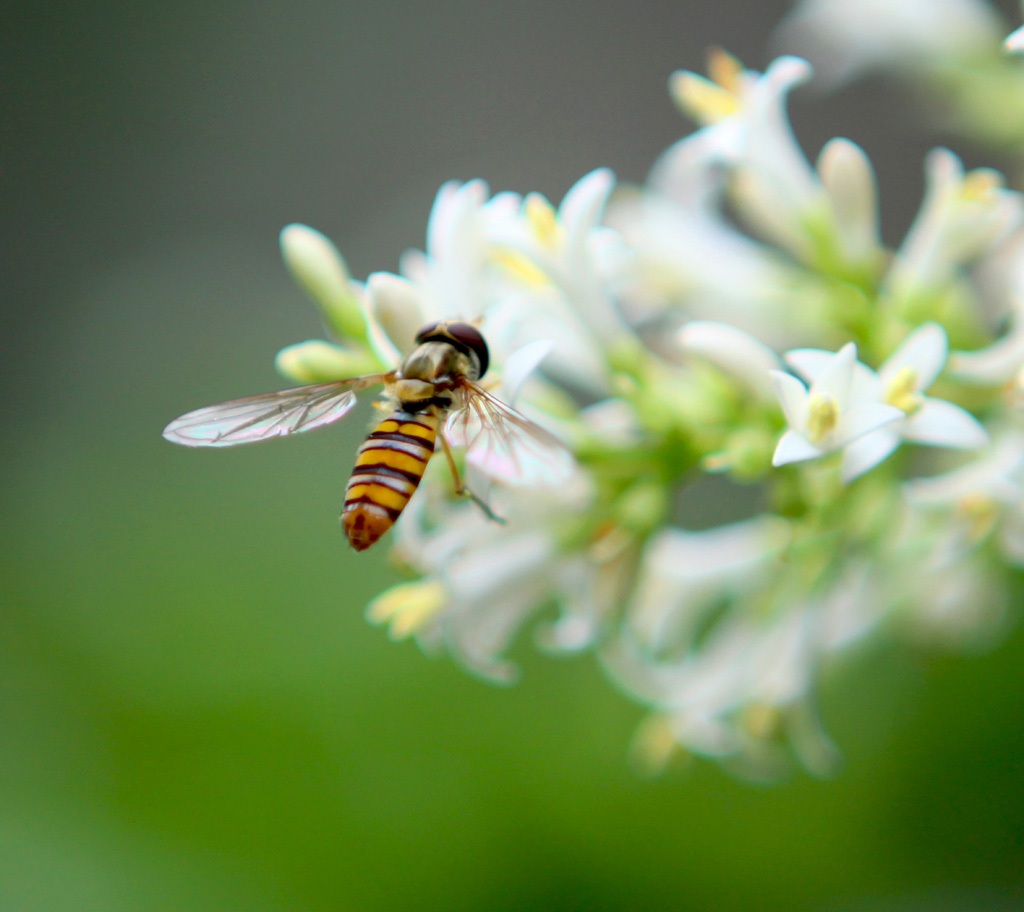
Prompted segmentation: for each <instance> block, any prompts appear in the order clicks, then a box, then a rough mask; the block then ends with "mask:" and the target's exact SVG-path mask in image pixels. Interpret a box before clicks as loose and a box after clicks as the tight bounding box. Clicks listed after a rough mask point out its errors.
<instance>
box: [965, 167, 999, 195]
mask: <svg viewBox="0 0 1024 912" xmlns="http://www.w3.org/2000/svg"><path fill="white" fill-rule="evenodd" d="M1002 186H1003V181H1002V178H1001V177H1000V175H999V173H998V172H997V171H993V170H992V169H991V168H977V169H975V170H974V171H970V172H968V173H967V174H966V175H964V184H963V189H962V190H961V191H960V197H961V199H964V200H971V201H972V202H978V203H983V202H986V201H988V200H990V199H991V198H992V195H993V194H994V193H995V192H996V191H997V190H1000V189H1002Z"/></svg>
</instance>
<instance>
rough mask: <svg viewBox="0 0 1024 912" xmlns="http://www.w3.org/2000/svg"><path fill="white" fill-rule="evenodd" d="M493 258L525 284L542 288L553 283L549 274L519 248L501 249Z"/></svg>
mask: <svg viewBox="0 0 1024 912" xmlns="http://www.w3.org/2000/svg"><path fill="white" fill-rule="evenodd" d="M492 258H493V260H494V262H495V263H497V264H498V265H499V266H501V267H503V268H504V269H506V270H507V271H508V272H510V273H511V274H512V277H513V278H515V279H518V280H519V281H520V282H522V283H523V284H524V285H529V286H530V287H532V288H542V287H543V286H545V285H550V284H551V281H550V279H548V277H547V275H546V274H545V273H544V272H542V271H541V270H540V269H539V268H538V267H537V266H536V265H535V264H534V263H533V261H532V260H530V259H529V258H528V257H526V256H524V255H523V254H521V253H520V252H519V251H518V250H511V249H510V250H500V251H498V252H496V253H494V254H492Z"/></svg>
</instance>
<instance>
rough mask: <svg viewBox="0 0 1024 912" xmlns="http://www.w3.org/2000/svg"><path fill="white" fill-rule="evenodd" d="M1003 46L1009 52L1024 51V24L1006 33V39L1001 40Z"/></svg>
mask: <svg viewBox="0 0 1024 912" xmlns="http://www.w3.org/2000/svg"><path fill="white" fill-rule="evenodd" d="M1003 47H1004V48H1006V50H1008V51H1009V52H1010V53H1011V54H1019V53H1020V52H1021V51H1024V26H1021V27H1020V28H1019V29H1016V30H1015V31H1013V32H1011V33H1010V34H1009V35H1007V37H1006V40H1005V41H1004V42H1003Z"/></svg>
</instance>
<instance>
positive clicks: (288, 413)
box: [164, 321, 573, 551]
mask: <svg viewBox="0 0 1024 912" xmlns="http://www.w3.org/2000/svg"><path fill="white" fill-rule="evenodd" d="M488 361H489V355H488V350H487V343H486V342H485V341H484V338H483V336H482V335H481V334H480V332H479V330H477V329H476V327H474V326H471V325H470V324H469V323H461V322H455V321H446V322H441V323H432V324H430V325H428V326H424V327H423V328H422V329H421V330H420V331H419V332H418V333H417V334H416V348H414V349H413V351H412V352H411V353H410V354H409V355H408V356H407V357H406V358H405V360H404V361H402V364H401V366H400V367H399V368H398V369H397V370H392V371H385V372H383V373H378V374H368V375H366V376H363V377H354V378H352V379H350V380H338V381H335V382H331V383H318V384H316V385H314V386H303V387H299V388H298V389H289V390H283V391H282V392H278V393H267V394H265V395H262V396H250V397H249V398H247V399H233V400H231V401H230V402H222V403H220V404H219V405H211V406H208V407H206V408H201V409H197V410H196V411H194V412H189V413H188V414H185V415H182V416H181V417H180V418H176V419H175V420H174V421H172V422H171V423H170V424H169V425H167V427H166V428H164V437H165V438H166V439H167V440H170V441H171V442H172V443H178V444H181V445H183V446H191V447H204V446H205V447H228V446H238V445H240V444H243V443H257V442H258V441H261V440H269V439H271V438H272V437H284V436H286V435H288V434H298V433H302V432H303V431H311V430H313V429H315V428H319V427H324V426H326V425H328V424H333V423H334V422H335V421H339V420H340V419H342V418H344V417H345V415H347V414H348V413H349V412H350V411H351V410H352V407H353V406H354V405H355V403H356V394H357V393H359V392H360V391H362V390H364V389H367V388H369V387H371V386H376V385H377V384H384V389H385V397H386V400H387V406H388V407H389V409H390V411H389V414H388V416H387V417H386V418H384V419H383V420H382V421H380V422H379V423H378V424H377V425H376V427H375V428H374V429H373V430H372V431H371V432H370V434H369V436H368V437H367V438H366V442H365V443H363V445H362V446H361V447H360V448H359V452H358V454H357V456H356V464H355V468H354V469H353V470H352V477H351V479H350V480H349V483H348V488H347V489H346V491H345V506H344V509H343V510H342V514H341V520H342V525H343V527H344V530H345V534H346V536H347V537H348V540H349V543H350V544H351V545H352V547H353V548H355V549H356V550H357V551H364V550H365V549H366V548H369V547H370V545H372V544H373V543H374V542H376V541H377V540H378V539H379V538H380V537H381V536H382V535H383V534H384V533H385V532H387V530H388V529H390V528H391V526H392V525H393V524H394V523H395V520H397V519H398V517H399V516H400V515H401V513H402V510H404V509H405V506H406V504H407V503H408V502H409V500H410V498H411V497H412V495H413V494H414V493H415V492H416V489H417V487H418V486H419V483H420V480H421V479H422V478H423V473H424V471H425V470H426V467H427V463H428V462H429V461H430V458H431V456H432V455H433V454H434V448H435V445H436V442H437V441H438V440H440V442H441V448H442V449H443V450H444V454H445V458H446V459H447V461H448V467H449V469H450V470H451V472H452V478H453V479H454V482H455V493H456V494H457V495H464V496H468V497H469V498H471V499H472V500H473V501H474V503H476V504H477V505H478V506H479V507H480V508H481V509H482V510H483V511H484V512H485V513H486V514H487V516H488V517H490V518H491V519H495V520H497V519H498V518H497V517H496V516H495V515H494V513H493V512H491V509H490V508H489V507H488V506H487V504H486V503H484V501H483V500H481V499H480V498H479V497H477V496H476V495H475V494H474V493H473V492H471V491H470V490H469V489H468V488H467V487H466V485H465V484H464V483H463V482H462V480H461V478H460V476H459V472H458V468H457V467H456V464H455V460H454V458H453V457H452V452H451V448H450V443H456V444H459V445H462V446H465V447H466V455H467V460H470V461H474V462H477V463H480V464H483V465H485V466H486V465H492V466H500V467H501V469H502V477H504V478H506V479H508V480H519V481H542V480H543V481H549V482H550V481H555V480H557V479H558V478H560V477H563V476H564V475H566V474H568V472H569V471H571V467H572V465H573V462H572V456H571V454H570V453H569V451H568V450H567V449H566V448H565V446H564V445H563V444H562V443H561V442H560V441H559V440H558V439H557V438H556V437H554V436H552V435H551V434H549V433H548V432H547V431H545V430H544V429H543V428H541V427H539V426H538V425H536V424H534V423H533V422H532V421H530V420H529V419H527V418H525V417H523V416H522V415H520V414H519V412H517V411H515V409H513V408H511V407H510V406H508V405H506V404H505V403H504V402H502V401H501V400H500V399H498V398H496V397H495V396H492V395H491V394H490V393H488V392H487V391H486V390H485V389H484V388H483V387H482V386H481V385H480V384H479V382H478V381H479V380H480V378H481V377H483V375H484V374H485V373H486V371H487V366H488ZM442 424H443V425H444V427H443V428H442Z"/></svg>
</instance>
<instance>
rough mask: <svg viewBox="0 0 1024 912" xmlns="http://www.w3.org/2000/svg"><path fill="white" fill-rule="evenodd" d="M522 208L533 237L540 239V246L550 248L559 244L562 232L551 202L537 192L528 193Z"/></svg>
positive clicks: (562, 235)
mask: <svg viewBox="0 0 1024 912" xmlns="http://www.w3.org/2000/svg"><path fill="white" fill-rule="evenodd" d="M523 210H524V212H525V215H526V221H527V222H528V223H529V225H530V228H531V229H532V230H533V235H534V237H535V238H536V239H537V240H538V241H540V243H541V245H542V246H544V247H547V248H549V249H551V250H555V249H557V248H558V247H560V246H561V244H562V241H563V238H564V232H563V231H562V225H561V223H560V222H559V221H558V213H556V212H555V207H554V206H552V205H551V203H549V202H548V201H547V200H546V199H545V198H544V197H543V196H541V195H540V194H539V193H529V194H527V196H526V201H525V203H524V204H523Z"/></svg>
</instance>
